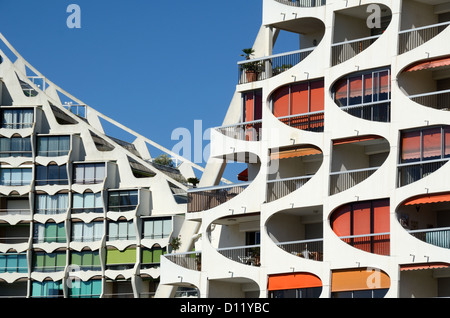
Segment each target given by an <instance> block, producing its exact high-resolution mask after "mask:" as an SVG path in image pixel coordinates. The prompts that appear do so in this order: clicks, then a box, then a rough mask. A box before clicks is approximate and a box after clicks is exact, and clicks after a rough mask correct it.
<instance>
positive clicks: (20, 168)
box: [0, 35, 203, 298]
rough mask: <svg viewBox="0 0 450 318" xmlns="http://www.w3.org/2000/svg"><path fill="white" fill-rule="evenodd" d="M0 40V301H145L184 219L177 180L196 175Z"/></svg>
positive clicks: (182, 183) (182, 185)
mask: <svg viewBox="0 0 450 318" xmlns="http://www.w3.org/2000/svg"><path fill="white" fill-rule="evenodd" d="M0 40H1V44H2V46H1V48H2V50H1V51H0V116H1V121H0V122H1V127H0V298H3V297H27V298H38V297H39V298H42V297H44V298H49V297H52V298H53V297H65V298H96V297H101V298H124V297H126V298H128V297H133V298H149V297H154V296H155V293H156V292H157V291H158V285H159V277H160V271H159V267H160V266H159V265H160V258H161V255H163V254H165V253H167V252H171V251H172V248H171V246H172V245H170V243H171V242H172V240H173V238H177V237H178V236H179V235H180V231H181V227H182V224H183V223H185V221H184V214H185V211H186V205H187V203H186V202H187V195H186V190H187V188H188V183H187V179H188V178H190V177H194V176H195V170H198V169H200V170H202V169H203V168H201V167H199V166H197V165H195V164H193V163H191V162H189V161H187V160H185V159H184V158H180V157H179V156H177V154H174V153H172V152H171V151H169V150H167V149H165V148H164V147H161V146H160V145H158V144H157V143H155V142H153V141H152V140H150V139H147V138H145V137H143V136H141V135H139V134H137V133H135V132H134V131H132V130H131V129H128V128H127V127H124V126H123V125H121V124H119V123H117V122H115V121H114V120H112V119H111V118H109V117H107V116H105V115H104V114H102V113H100V112H98V111H97V110H95V109H94V108H92V107H89V106H88V105H85V104H84V103H83V102H82V101H80V100H78V99H77V98H75V97H74V96H72V95H70V94H69V93H68V92H66V91H64V90H63V89H61V88H60V87H58V86H57V85H55V84H54V83H52V82H50V81H49V80H48V79H47V78H46V77H45V76H44V75H43V74H41V73H39V72H38V71H37V70H36V69H35V68H33V66H32V65H30V64H29V63H28V62H27V61H26V60H25V59H24V58H23V57H21V56H20V55H19V53H18V52H17V51H16V50H15V49H14V48H13V47H12V46H11V45H10V44H9V43H8V41H7V40H6V39H5V38H4V37H3V35H0ZM105 127H108V129H110V130H108V129H106V128H105ZM111 127H113V128H115V129H113V130H112V131H114V134H116V132H117V131H121V133H120V134H119V135H120V136H119V137H122V135H121V134H122V133H123V135H124V136H125V135H126V136H131V138H132V140H134V141H132V142H125V141H123V140H121V139H118V138H117V136H114V135H110V134H108V131H111ZM151 154H158V156H156V155H153V156H152V155H151ZM160 154H162V155H166V156H161V155H160ZM171 158H173V159H174V160H173V161H171V160H172V159H171ZM185 228H186V226H185ZM181 248H183V246H182V247H181ZM161 290H164V287H162V288H161Z"/></svg>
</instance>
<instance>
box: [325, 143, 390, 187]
mask: <svg viewBox="0 0 450 318" xmlns="http://www.w3.org/2000/svg"><path fill="white" fill-rule="evenodd" d="M389 150H390V148H389V142H388V141H387V140H386V139H384V138H382V137H379V136H374V135H371V136H369V135H367V136H361V137H353V138H347V139H338V140H333V148H332V161H331V172H330V189H329V193H330V195H333V194H337V193H340V192H342V191H345V190H347V189H350V188H351V187H353V186H355V185H357V184H359V183H361V182H363V181H364V180H366V179H367V178H369V177H370V176H371V175H372V174H373V173H375V171H377V170H378V169H379V168H380V167H381V165H382V164H383V163H384V161H385V160H386V158H387V157H388V155H389ZM349 154H351V155H349Z"/></svg>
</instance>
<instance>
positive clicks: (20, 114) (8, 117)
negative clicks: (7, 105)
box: [1, 109, 34, 129]
mask: <svg viewBox="0 0 450 318" xmlns="http://www.w3.org/2000/svg"><path fill="white" fill-rule="evenodd" d="M1 113H2V128H7V129H22V128H31V127H33V121H34V118H33V117H34V110H33V109H2V110H1Z"/></svg>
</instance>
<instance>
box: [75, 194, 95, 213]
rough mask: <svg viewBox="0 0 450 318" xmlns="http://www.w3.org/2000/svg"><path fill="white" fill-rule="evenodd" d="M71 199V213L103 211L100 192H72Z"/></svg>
mask: <svg viewBox="0 0 450 318" xmlns="http://www.w3.org/2000/svg"><path fill="white" fill-rule="evenodd" d="M72 200H73V203H72V213H89V212H92V213H103V198H102V193H101V192H97V193H92V192H85V193H74V194H73V196H72Z"/></svg>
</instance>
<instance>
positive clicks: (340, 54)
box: [331, 4, 392, 66]
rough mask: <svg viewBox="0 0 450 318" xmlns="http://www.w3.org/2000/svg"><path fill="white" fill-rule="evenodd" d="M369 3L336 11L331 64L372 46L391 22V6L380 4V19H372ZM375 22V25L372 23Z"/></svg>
mask: <svg viewBox="0 0 450 318" xmlns="http://www.w3.org/2000/svg"><path fill="white" fill-rule="evenodd" d="M368 6H369V5H360V6H358V7H353V8H348V9H344V10H341V11H337V12H336V13H335V22H334V36H333V44H332V45H331V65H332V66H335V65H338V64H340V63H343V62H345V61H347V60H349V59H351V58H353V57H355V56H356V55H358V54H359V53H361V52H363V51H364V50H366V49H367V48H368V47H369V46H371V45H372V44H373V43H374V42H375V41H376V40H377V39H378V38H379V37H380V36H381V35H382V34H383V33H384V31H385V30H386V29H387V27H388V26H389V24H390V22H391V18H392V13H391V10H390V8H388V7H387V6H385V5H381V4H379V5H378V6H379V7H380V15H381V17H380V18H379V20H380V21H377V22H375V23H374V22H373V21H370V12H371V10H368ZM372 24H373V25H372Z"/></svg>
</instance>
